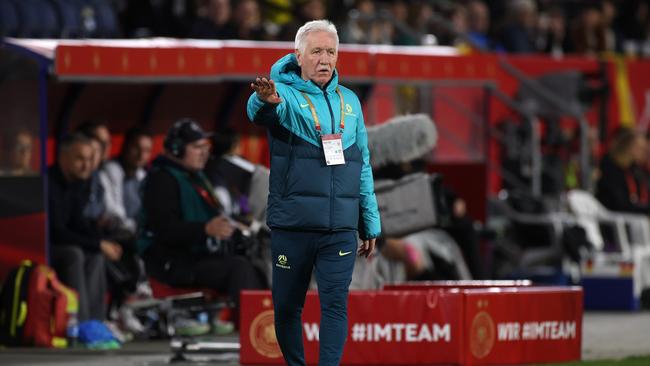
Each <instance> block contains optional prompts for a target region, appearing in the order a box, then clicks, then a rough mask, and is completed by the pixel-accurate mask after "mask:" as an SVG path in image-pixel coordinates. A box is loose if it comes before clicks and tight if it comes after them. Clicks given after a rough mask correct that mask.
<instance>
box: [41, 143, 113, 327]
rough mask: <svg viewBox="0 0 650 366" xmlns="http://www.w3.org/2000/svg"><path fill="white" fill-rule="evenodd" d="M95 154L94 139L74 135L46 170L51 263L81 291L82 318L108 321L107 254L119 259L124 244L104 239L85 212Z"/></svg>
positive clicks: (80, 314) (80, 317) (65, 278)
mask: <svg viewBox="0 0 650 366" xmlns="http://www.w3.org/2000/svg"><path fill="white" fill-rule="evenodd" d="M92 158H93V148H92V146H91V142H90V139H88V138H87V137H85V136H83V135H80V134H75V135H72V136H70V137H67V138H65V139H63V140H62V141H61V142H60V144H59V155H58V159H57V164H56V165H54V166H52V167H51V168H50V170H49V172H48V184H49V206H48V207H49V215H48V218H49V227H50V244H51V248H50V257H51V262H52V266H53V267H54V269H55V270H56V271H57V274H58V275H59V277H60V278H61V280H62V281H63V283H65V284H66V285H68V286H70V287H72V288H74V289H75V290H76V291H77V292H78V293H79V319H80V320H82V321H83V320H89V319H96V320H103V319H104V317H105V312H106V311H105V306H104V295H105V292H106V274H105V259H104V257H106V258H108V259H110V260H117V259H119V257H120V256H121V254H122V249H121V247H120V245H119V244H117V243H115V242H113V241H110V240H104V239H102V237H101V235H100V233H99V231H98V230H97V228H96V226H95V225H94V224H93V223H92V222H91V221H90V220H89V218H88V217H86V216H85V215H83V209H84V207H85V206H86V204H87V202H88V190H87V189H86V188H85V184H86V181H87V179H88V178H89V177H90V174H91V173H92Z"/></svg>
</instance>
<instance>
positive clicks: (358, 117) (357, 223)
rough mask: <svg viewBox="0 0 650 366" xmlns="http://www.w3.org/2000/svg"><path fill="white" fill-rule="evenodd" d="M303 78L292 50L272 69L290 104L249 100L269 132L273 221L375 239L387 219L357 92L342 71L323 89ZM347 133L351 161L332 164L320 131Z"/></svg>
mask: <svg viewBox="0 0 650 366" xmlns="http://www.w3.org/2000/svg"><path fill="white" fill-rule="evenodd" d="M300 75H301V73H300V67H299V66H298V62H297V60H296V57H295V55H294V54H288V55H286V56H284V57H282V58H281V59H280V60H278V61H277V62H276V63H275V64H274V65H273V67H272V68H271V79H273V81H274V82H275V85H276V88H277V92H278V94H279V95H280V97H281V98H282V99H283V102H282V103H280V104H278V105H271V104H267V103H265V102H263V101H262V100H260V99H259V98H258V97H257V95H256V94H255V93H253V94H252V95H251V96H250V98H249V99H248V107H247V112H248V118H249V119H250V120H251V121H252V122H254V123H256V124H261V125H264V126H266V127H267V129H268V133H269V150H270V154H271V177H270V182H269V201H268V209H267V223H268V225H269V227H271V228H280V229H287V230H316V231H352V230H358V231H359V234H360V236H361V238H363V239H370V238H376V237H378V236H379V234H380V233H381V224H380V220H379V210H378V208H377V200H376V197H375V192H374V183H373V177H372V170H371V167H370V154H369V152H368V137H367V134H366V127H365V125H364V121H363V113H362V111H361V103H360V102H359V99H358V98H357V96H356V95H355V94H354V93H353V92H352V91H351V90H350V89H348V88H346V87H344V86H342V85H339V83H338V73H337V71H334V75H333V77H332V80H330V82H329V83H328V84H327V85H325V87H324V88H323V89H321V88H320V87H319V86H318V85H317V84H315V83H314V82H312V81H305V80H303V79H302V78H301V76H300ZM303 93H304V94H305V95H307V97H308V99H307V98H305V96H304V95H303ZM339 95H341V96H342V97H343V105H341V98H340V96H339ZM310 102H311V103H312V104H313V106H314V109H315V112H316V115H317V116H318V119H319V121H320V124H321V132H320V133H319V132H318V131H317V130H316V128H315V121H314V118H313V115H312V111H311V108H310V106H309V103H310ZM342 115H343V117H344V124H345V126H344V128H343V131H341V128H340V122H341V117H342ZM341 132H342V134H343V136H342V140H343V149H344V156H345V161H346V164H345V165H334V166H327V165H326V164H325V158H324V153H323V148H322V145H321V138H320V134H321V133H322V134H331V133H341Z"/></svg>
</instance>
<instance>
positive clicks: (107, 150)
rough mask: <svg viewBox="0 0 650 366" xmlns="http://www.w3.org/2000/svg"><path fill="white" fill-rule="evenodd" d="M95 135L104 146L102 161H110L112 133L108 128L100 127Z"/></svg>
mask: <svg viewBox="0 0 650 366" xmlns="http://www.w3.org/2000/svg"><path fill="white" fill-rule="evenodd" d="M95 135H96V136H97V138H98V139H100V140H101V142H102V144H104V154H103V156H102V161H108V159H110V158H111V133H110V132H109V131H108V128H106V126H99V127H97V129H96V130H95Z"/></svg>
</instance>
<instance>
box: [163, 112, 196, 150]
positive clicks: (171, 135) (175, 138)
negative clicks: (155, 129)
mask: <svg viewBox="0 0 650 366" xmlns="http://www.w3.org/2000/svg"><path fill="white" fill-rule="evenodd" d="M190 123H196V122H195V121H194V120H193V119H191V118H182V119H179V120H178V121H176V122H174V125H173V126H172V128H170V129H169V132H167V136H166V137H165V141H163V146H164V148H165V150H167V151H169V153H170V154H172V156H174V157H176V158H178V159H182V158H183V155H185V146H186V145H187V143H186V142H185V141H184V140H183V139H182V138H181V136H180V133H181V131H182V130H183V127H184V126H185V125H187V124H190Z"/></svg>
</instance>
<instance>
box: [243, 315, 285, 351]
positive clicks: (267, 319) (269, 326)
mask: <svg viewBox="0 0 650 366" xmlns="http://www.w3.org/2000/svg"><path fill="white" fill-rule="evenodd" d="M249 334H250V341H251V345H252V346H253V348H254V349H255V351H257V353H259V354H260V355H262V356H264V357H268V358H278V357H280V356H282V351H280V345H278V340H277V338H276V337H275V324H274V323H273V310H266V311H263V312H261V313H259V314H258V315H257V316H256V317H255V319H254V320H253V322H252V323H251V327H250V329H249Z"/></svg>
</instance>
